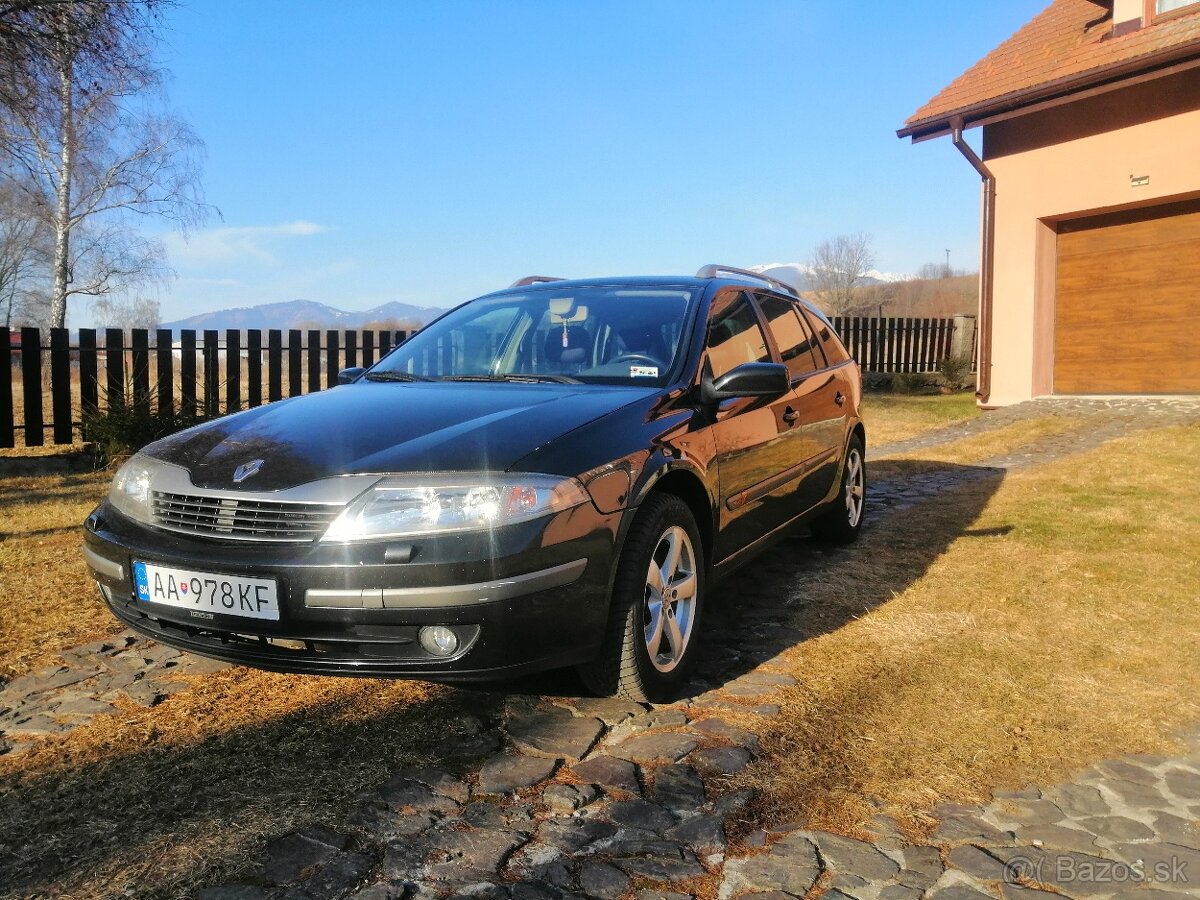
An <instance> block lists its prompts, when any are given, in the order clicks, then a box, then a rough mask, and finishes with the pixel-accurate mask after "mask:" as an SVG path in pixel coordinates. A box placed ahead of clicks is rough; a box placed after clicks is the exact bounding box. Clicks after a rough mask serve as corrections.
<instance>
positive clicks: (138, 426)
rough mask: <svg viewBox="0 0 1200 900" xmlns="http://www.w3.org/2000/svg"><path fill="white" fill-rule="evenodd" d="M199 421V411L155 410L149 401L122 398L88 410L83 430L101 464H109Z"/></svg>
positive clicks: (85, 414) (84, 416) (84, 418)
mask: <svg viewBox="0 0 1200 900" xmlns="http://www.w3.org/2000/svg"><path fill="white" fill-rule="evenodd" d="M199 421H201V417H200V416H199V415H198V414H197V412H196V411H195V410H178V409H155V410H152V409H150V407H149V405H148V404H131V403H127V402H126V401H125V398H124V397H121V398H116V402H112V403H110V404H109V405H108V406H107V407H106V408H105V409H98V410H85V412H84V415H83V432H84V434H85V435H87V440H88V442H89V443H90V444H91V446H92V452H94V453H95V454H96V457H97V460H98V462H99V464H100V465H102V466H107V465H110V464H112V463H114V462H119V461H121V460H123V459H125V458H126V457H128V456H132V455H133V454H134V453H136V452H137V451H138V450H139V449H141V448H142V447H144V446H145V445H146V444H149V443H150V442H152V441H156V440H158V439H159V438H162V437H166V436H167V435H168V434H174V433H175V432H176V431H182V430H183V429H184V428H190V427H191V426H192V425H195V424H197V423H198V422H199Z"/></svg>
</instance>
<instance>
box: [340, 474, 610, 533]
mask: <svg viewBox="0 0 1200 900" xmlns="http://www.w3.org/2000/svg"><path fill="white" fill-rule="evenodd" d="M587 499H588V497H587V494H586V493H584V490H583V488H582V487H580V485H579V482H577V481H575V480H574V479H573V478H559V477H557V476H553V475H503V474H497V475H494V476H493V475H489V474H474V475H460V476H441V475H430V476H421V475H405V476H399V477H394V478H384V479H382V480H380V481H379V482H377V483H376V484H375V485H374V486H373V487H371V488H370V489H369V490H367V491H365V492H363V493H362V494H360V495H359V496H358V497H357V498H356V499H355V500H354V501H353V502H351V504H350V505H349V506H347V507H346V509H345V510H344V511H343V512H342V514H341V515H340V516H338V517H337V518H336V519H335V520H334V522H333V524H332V525H330V526H329V530H328V531H326V532H325V536H324V537H323V538H322V540H325V541H356V540H363V539H366V538H386V537H415V536H417V535H422V534H447V533H453V532H460V531H484V530H487V529H490V528H497V527H499V526H501V525H512V524H513V523H515V522H524V521H527V520H529V519H536V518H538V517H539V516H544V515H547V514H548V513H552V512H558V511H560V510H564V509H571V508H572V507H575V506H578V505H579V504H581V503H586V502H587Z"/></svg>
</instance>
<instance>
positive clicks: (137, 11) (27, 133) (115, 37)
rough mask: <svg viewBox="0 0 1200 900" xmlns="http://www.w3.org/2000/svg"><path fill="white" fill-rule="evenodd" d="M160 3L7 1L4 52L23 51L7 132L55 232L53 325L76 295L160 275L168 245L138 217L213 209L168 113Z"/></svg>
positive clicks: (197, 146)
mask: <svg viewBox="0 0 1200 900" xmlns="http://www.w3.org/2000/svg"><path fill="white" fill-rule="evenodd" d="M161 6H162V3H161V2H160V0H23V2H21V0H10V2H9V3H8V4H7V7H6V6H5V5H3V4H0V48H2V47H4V46H5V45H6V44H7V45H10V46H19V47H21V48H23V49H24V51H25V55H24V56H23V57H21V58H20V60H19V61H16V62H14V61H13V59H12V58H10V59H9V60H8V61H7V62H6V63H5V65H6V66H7V67H8V68H9V69H10V72H9V74H10V75H11V81H10V84H9V87H8V90H7V93H6V95H5V96H4V97H3V98H2V99H3V101H4V103H5V104H6V127H5V128H4V131H3V134H2V138H3V141H4V144H5V146H6V149H7V150H8V151H9V154H10V158H11V160H12V163H11V164H12V165H13V166H14V168H15V169H16V170H17V171H18V172H19V173H20V174H21V175H22V176H24V177H22V178H20V179H19V180H18V181H17V183H18V184H23V185H28V186H29V187H28V188H27V189H28V190H29V191H30V193H31V195H32V196H33V198H34V199H35V200H37V201H38V202H41V203H43V204H44V205H45V206H46V208H47V209H48V210H49V213H48V219H49V221H50V224H51V230H52V233H53V260H52V264H51V278H50V281H51V285H50V315H49V324H50V325H51V326H53V327H62V326H64V325H65V324H66V315H67V301H68V298H70V297H71V296H74V295H88V296H92V297H100V296H104V295H107V294H110V293H113V292H122V291H128V290H130V289H132V288H135V287H136V286H138V285H139V284H141V283H143V282H145V281H146V280H148V279H152V278H155V277H159V276H162V275H163V274H165V272H166V269H165V265H164V264H163V249H162V246H161V244H160V243H159V242H157V241H155V240H153V239H152V238H149V237H147V236H145V235H144V234H142V233H141V231H140V230H139V229H138V228H137V227H135V226H134V224H133V223H134V222H135V221H137V220H139V219H141V218H143V217H149V216H159V217H163V218H166V219H169V220H172V221H174V222H175V223H177V224H178V225H180V226H181V227H187V226H189V225H192V224H196V223H198V222H200V221H202V220H203V219H204V218H205V217H206V216H207V214H208V213H209V211H210V207H208V206H207V205H206V204H205V203H204V199H203V195H202V193H201V189H200V183H199V173H200V152H201V149H202V144H201V142H200V140H199V138H198V137H197V136H196V135H195V133H194V132H193V131H192V130H191V129H190V128H189V127H188V126H187V125H186V124H185V123H184V122H182V121H181V120H179V119H178V118H176V117H175V116H173V115H171V114H170V113H169V112H167V111H166V109H165V103H164V98H163V95H162V91H161V87H162V85H161V73H160V72H159V70H158V69H157V68H156V67H155V66H154V64H153V58H152V50H153V26H154V24H155V21H156V17H157V11H158V9H159V8H160V7H161Z"/></svg>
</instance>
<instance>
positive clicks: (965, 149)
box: [950, 119, 996, 406]
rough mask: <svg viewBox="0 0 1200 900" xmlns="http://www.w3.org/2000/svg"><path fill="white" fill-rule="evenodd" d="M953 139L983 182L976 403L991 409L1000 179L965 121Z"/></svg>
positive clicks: (954, 130)
mask: <svg viewBox="0 0 1200 900" xmlns="http://www.w3.org/2000/svg"><path fill="white" fill-rule="evenodd" d="M950 139H951V141H953V143H954V146H955V147H957V148H958V152H959V153H961V154H962V155H963V156H964V157H966V159H967V162H969V163H970V164H971V167H972V168H974V169H975V171H976V172H978V173H979V177H980V178H982V179H983V228H982V236H981V241H982V243H983V248H982V250H981V252H980V263H979V266H980V271H979V326H978V327H979V340H978V344H979V365H978V373H979V381H978V386H977V388H976V390H975V402H976V403H978V404H979V405H980V406H987V405H988V401H989V400H990V399H991V395H992V276H993V274H994V272H995V261H996V257H995V249H994V248H995V243H996V240H995V237H996V176H995V175H993V174H992V170H991V169H989V168H988V167H987V165H986V164H985V163H984V161H983V160H982V159H980V158H979V155H978V154H977V153H976V152H975V151H974V150H972V149H971V145H970V144H968V143H967V142H966V141H964V140H963V122H962V119H955V120H954V121H953V122H951V132H950Z"/></svg>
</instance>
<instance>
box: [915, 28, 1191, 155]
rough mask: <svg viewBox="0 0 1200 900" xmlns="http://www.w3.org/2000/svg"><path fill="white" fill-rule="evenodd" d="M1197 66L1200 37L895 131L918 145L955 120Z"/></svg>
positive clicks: (969, 124) (983, 120)
mask: <svg viewBox="0 0 1200 900" xmlns="http://www.w3.org/2000/svg"><path fill="white" fill-rule="evenodd" d="M1196 65H1200V39H1198V40H1195V41H1190V42H1188V43H1186V44H1179V45H1177V46H1174V47H1170V48H1167V49H1165V50H1161V51H1159V52H1157V53H1154V54H1149V55H1146V56H1139V57H1137V58H1136V59H1132V60H1125V61H1123V62H1119V63H1113V64H1112V65H1108V66H1101V67H1099V68H1095V69H1090V70H1088V71H1087V72H1081V73H1079V74H1077V75H1069V76H1067V77H1066V78H1059V79H1056V80H1054V81H1047V82H1044V83H1043V84H1039V85H1034V86H1033V87H1030V88H1026V89H1024V90H1021V91H1014V92H1013V93H1011V94H1005V95H1004V96H1001V97H993V98H991V99H989V100H984V101H981V102H979V103H975V104H972V105H970V106H964V107H961V108H959V109H955V110H950V111H949V112H945V113H942V114H940V115H937V116H930V117H929V118H926V119H921V120H919V121H916V122H911V123H909V124H906V125H905V126H904V127H903V128H901V129H899V130H897V132H896V136H897V137H899V138H906V137H910V138H912V141H913V143H914V144H916V143H919V142H921V141H928V140H932V139H933V138H938V137H944V136H945V135H948V134H950V133H951V132H952V131H953V130H954V125H955V123H956V122H959V123H961V125H962V127H964V128H974V127H976V126H979V125H989V124H992V123H994V122H999V121H1002V120H1004V119H1010V118H1013V117H1014V116H1018V115H1022V114H1025V113H1028V112H1031V111H1033V110H1032V109H1031V107H1034V108H1041V107H1044V106H1047V105H1052V104H1056V103H1059V102H1062V101H1064V100H1067V99H1079V95H1081V94H1085V93H1086V94H1094V93H1102V92H1104V91H1109V90H1114V89H1116V88H1119V87H1123V86H1125V85H1126V84H1128V83H1129V82H1130V81H1131V80H1132V79H1134V78H1137V80H1145V79H1146V78H1157V77H1161V76H1163V75H1168V74H1171V73H1173V72H1176V71H1179V70H1181V69H1186V68H1192V67H1194V66H1196Z"/></svg>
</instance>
